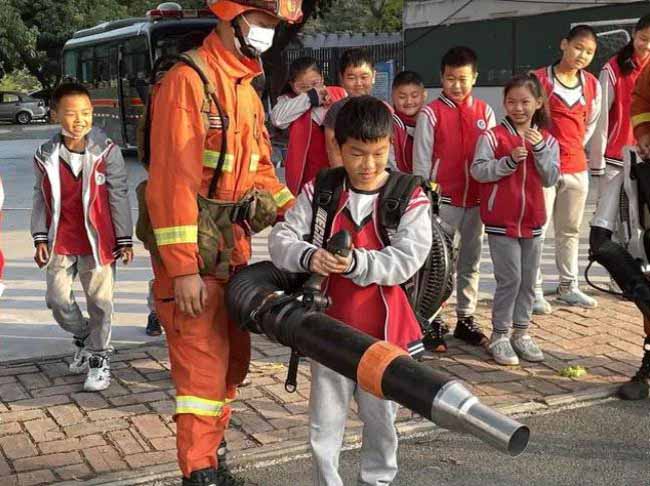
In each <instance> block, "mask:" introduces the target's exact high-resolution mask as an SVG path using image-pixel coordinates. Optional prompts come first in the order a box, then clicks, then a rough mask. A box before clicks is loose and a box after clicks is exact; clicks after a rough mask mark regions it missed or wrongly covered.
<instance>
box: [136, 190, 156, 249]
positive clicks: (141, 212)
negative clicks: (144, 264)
mask: <svg viewBox="0 0 650 486" xmlns="http://www.w3.org/2000/svg"><path fill="white" fill-rule="evenodd" d="M146 190H147V181H142V182H141V183H140V184H138V186H137V187H136V188H135V193H136V195H137V197H138V221H137V222H136V224H135V235H136V236H137V237H138V239H139V240H140V241H141V242H142V243H143V245H144V247H145V249H146V250H147V251H148V252H149V253H151V255H152V256H154V257H155V258H160V256H159V254H158V246H157V245H156V237H155V235H154V232H153V226H151V220H150V219H149V211H148V209H147V201H146V199H145V192H146Z"/></svg>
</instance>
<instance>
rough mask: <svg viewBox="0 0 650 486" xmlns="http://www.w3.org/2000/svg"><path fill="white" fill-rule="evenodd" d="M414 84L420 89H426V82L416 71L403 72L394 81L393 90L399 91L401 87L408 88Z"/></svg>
mask: <svg viewBox="0 0 650 486" xmlns="http://www.w3.org/2000/svg"><path fill="white" fill-rule="evenodd" d="M410 84H413V85H415V86H418V87H420V88H424V81H422V77H421V76H420V75H419V74H418V73H416V72H415V71H402V72H401V73H399V74H398V75H397V76H395V79H394V80H393V89H397V88H399V87H400V86H408V85H410Z"/></svg>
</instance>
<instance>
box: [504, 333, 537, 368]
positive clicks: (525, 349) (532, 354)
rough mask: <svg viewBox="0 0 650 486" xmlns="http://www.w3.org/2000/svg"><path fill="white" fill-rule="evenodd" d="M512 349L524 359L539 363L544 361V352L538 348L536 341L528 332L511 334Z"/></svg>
mask: <svg viewBox="0 0 650 486" xmlns="http://www.w3.org/2000/svg"><path fill="white" fill-rule="evenodd" d="M510 343H511V344H512V349H514V350H515V353H517V355H518V356H519V357H520V358H521V359H523V360H526V361H531V362H533V363H539V362H540V361H544V353H542V350H541V349H539V346H538V345H537V343H536V342H535V341H534V340H533V338H532V337H530V336H529V335H528V334H513V335H512V338H510Z"/></svg>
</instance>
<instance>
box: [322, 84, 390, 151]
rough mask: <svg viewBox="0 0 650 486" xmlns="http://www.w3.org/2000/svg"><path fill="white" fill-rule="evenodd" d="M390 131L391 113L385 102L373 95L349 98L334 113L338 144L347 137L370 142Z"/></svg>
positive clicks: (386, 135)
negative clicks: (335, 113)
mask: <svg viewBox="0 0 650 486" xmlns="http://www.w3.org/2000/svg"><path fill="white" fill-rule="evenodd" d="M392 133H393V115H392V113H391V112H390V109H389V108H388V106H387V105H386V103H384V102H383V101H381V100H380V99H377V98H375V97H374V96H357V97H354V98H350V99H349V101H347V102H346V103H345V105H344V106H343V107H342V108H341V110H340V111H339V112H338V114H337V115H336V126H335V127H334V135H335V137H336V141H337V142H338V144H339V145H343V144H344V143H345V142H346V141H347V140H348V139H349V138H354V139H355V140H361V141H362V142H372V141H375V140H379V139H380V138H384V137H390V136H391V134H392Z"/></svg>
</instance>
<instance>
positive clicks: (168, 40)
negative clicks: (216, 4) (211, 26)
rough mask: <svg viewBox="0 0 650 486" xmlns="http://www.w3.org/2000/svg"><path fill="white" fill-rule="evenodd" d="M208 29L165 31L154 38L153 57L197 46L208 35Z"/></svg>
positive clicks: (157, 57) (176, 52)
mask: <svg viewBox="0 0 650 486" xmlns="http://www.w3.org/2000/svg"><path fill="white" fill-rule="evenodd" d="M208 33H209V30H205V29H204V30H191V31H189V32H188V31H185V32H176V33H174V32H170V31H165V32H164V34H163V33H159V35H158V36H156V38H155V39H154V49H155V51H154V58H155V59H159V58H160V57H162V56H167V55H169V54H178V53H180V52H184V51H189V50H190V49H193V48H195V47H198V46H200V45H201V43H202V42H203V39H205V36H206V35H208Z"/></svg>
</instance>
